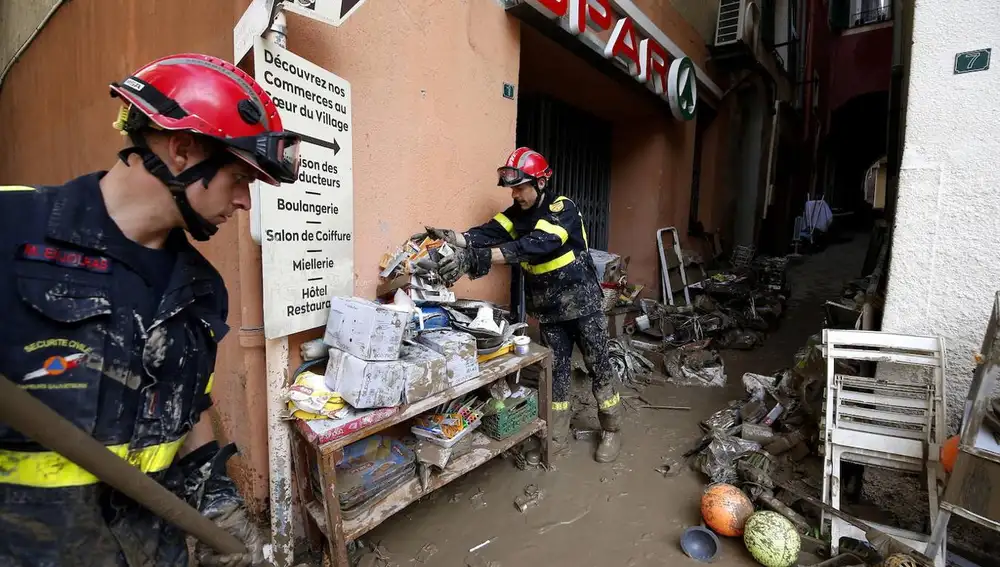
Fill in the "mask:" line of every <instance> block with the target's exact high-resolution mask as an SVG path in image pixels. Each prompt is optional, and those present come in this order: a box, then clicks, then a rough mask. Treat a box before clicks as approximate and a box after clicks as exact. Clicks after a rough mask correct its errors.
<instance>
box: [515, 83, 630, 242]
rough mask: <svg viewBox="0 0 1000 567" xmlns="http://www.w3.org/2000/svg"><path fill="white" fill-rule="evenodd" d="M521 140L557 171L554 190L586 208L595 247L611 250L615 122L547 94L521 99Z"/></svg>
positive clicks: (590, 236)
mask: <svg viewBox="0 0 1000 567" xmlns="http://www.w3.org/2000/svg"><path fill="white" fill-rule="evenodd" d="M517 145H518V146H528V147H530V148H532V149H535V150H537V151H539V152H541V154H542V155H544V156H545V158H546V159H548V160H549V164H550V165H551V166H552V168H553V170H554V171H555V175H553V176H552V188H553V191H554V192H555V193H557V194H559V195H564V196H566V197H569V198H570V199H572V200H573V202H574V203H576V206H577V207H579V209H580V212H582V213H583V220H584V226H586V228H587V240H588V241H589V243H590V246H591V248H596V249H598V250H607V249H608V229H609V220H608V218H609V216H610V211H611V124H610V123H609V122H606V121H604V120H601V119H600V118H598V117H596V116H594V115H592V114H590V113H588V112H585V111H583V110H580V109H578V108H576V107H574V106H571V105H569V104H567V103H565V102H562V101H560V100H558V99H555V98H552V97H550V96H547V95H543V94H522V95H521V96H520V97H519V98H518V101H517Z"/></svg>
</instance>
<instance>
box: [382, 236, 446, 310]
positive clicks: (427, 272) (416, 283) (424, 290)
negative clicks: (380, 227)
mask: <svg viewBox="0 0 1000 567" xmlns="http://www.w3.org/2000/svg"><path fill="white" fill-rule="evenodd" d="M452 254H454V250H452V248H451V247H450V246H449V245H448V244H447V243H446V242H445V241H443V240H434V239H432V238H430V237H428V236H423V237H420V238H419V239H408V240H407V241H406V242H405V243H403V244H402V245H401V246H399V247H397V248H396V250H394V251H393V252H388V253H386V254H383V255H382V259H381V261H380V262H379V269H380V270H381V271H380V272H379V277H380V278H381V281H380V283H379V286H378V289H377V290H376V295H377V296H378V297H380V298H388V297H392V296H393V295H394V294H395V293H396V291H397V290H400V289H401V290H403V291H404V292H405V293H406V294H407V296H409V298H410V299H411V300H412V301H414V302H415V303H417V304H420V303H422V302H431V303H452V302H454V301H455V294H454V292H452V291H450V290H449V289H448V288H447V286H445V284H444V281H443V280H442V279H441V277H440V276H439V275H438V274H437V265H438V262H439V261H440V260H441V259H442V258H445V257H447V256H451V255H452Z"/></svg>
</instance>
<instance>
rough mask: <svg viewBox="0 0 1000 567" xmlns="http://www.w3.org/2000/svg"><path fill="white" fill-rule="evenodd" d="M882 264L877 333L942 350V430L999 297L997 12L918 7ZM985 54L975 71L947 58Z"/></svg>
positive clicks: (987, 3)
mask: <svg viewBox="0 0 1000 567" xmlns="http://www.w3.org/2000/svg"><path fill="white" fill-rule="evenodd" d="M914 9H915V11H914V16H913V45H912V57H911V67H910V83H909V94H908V97H907V98H908V100H907V106H906V132H905V136H904V147H903V148H904V149H903V160H902V168H901V172H900V179H899V197H898V210H897V214H896V226H895V233H894V235H893V244H892V264H891V267H890V272H889V282H888V292H887V297H886V306H885V316H884V319H883V324H882V329H883V330H885V331H893V332H903V333H913V334H938V335H941V336H944V337H945V339H946V341H947V345H948V353H947V365H948V366H947V374H946V376H945V385H946V390H947V393H948V400H947V402H948V406H949V408H948V409H949V416H950V420H949V421H950V425H951V427H952V428H953V430H954V428H955V427H957V425H958V423H959V420H960V419H961V415H960V412H961V407H962V400H964V399H965V396H966V394H967V392H968V388H969V383H970V381H971V375H972V370H973V366H974V362H973V356H974V354H975V353H976V352H978V350H979V347H980V345H981V344H982V338H983V333H984V332H985V330H986V323H987V321H988V318H989V314H990V310H991V309H992V306H993V298H994V295H995V293H996V292H997V290H1000V174H998V173H1000V61H998V60H996V59H997V58H998V57H1000V2H996V0H917V1H916V2H915V8H914ZM987 47H992V48H993V58H994V61H992V62H991V65H990V69H989V70H987V71H984V72H978V73H969V74H964V75H955V74H953V66H954V60H955V54H956V53H958V52H962V51H970V50H973V49H980V48H987Z"/></svg>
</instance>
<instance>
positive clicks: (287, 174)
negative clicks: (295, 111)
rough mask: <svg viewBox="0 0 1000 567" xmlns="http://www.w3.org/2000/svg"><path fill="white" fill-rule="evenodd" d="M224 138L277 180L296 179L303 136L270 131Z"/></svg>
mask: <svg viewBox="0 0 1000 567" xmlns="http://www.w3.org/2000/svg"><path fill="white" fill-rule="evenodd" d="M223 141H224V142H225V143H226V145H228V146H229V147H230V148H232V149H235V150H238V151H237V154H238V155H240V156H241V157H243V158H244V159H246V158H250V159H251V160H252V161H251V165H254V166H256V167H257V169H259V170H260V171H261V172H262V173H264V174H265V175H266V176H268V177H270V178H271V179H273V180H275V181H276V182H278V183H294V182H295V180H296V179H297V178H298V175H299V144H300V143H301V138H300V137H299V136H298V135H297V134H292V133H290V132H267V133H264V134H260V135H258V136H248V137H243V138H229V139H226V140H223ZM248 161H250V160H248Z"/></svg>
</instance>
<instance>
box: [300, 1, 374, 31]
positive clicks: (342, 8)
mask: <svg viewBox="0 0 1000 567" xmlns="http://www.w3.org/2000/svg"><path fill="white" fill-rule="evenodd" d="M365 1H366V0H285V3H284V4H282V7H283V8H284V9H286V10H288V11H289V12H294V13H296V14H299V15H301V16H305V17H307V18H312V19H314V20H319V21H321V22H323V23H326V24H330V25H331V26H339V25H340V24H342V23H344V22H345V21H346V20H347V18H350V17H351V15H352V14H354V12H357V11H358V8H360V7H361V5H362V4H364V3H365Z"/></svg>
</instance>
